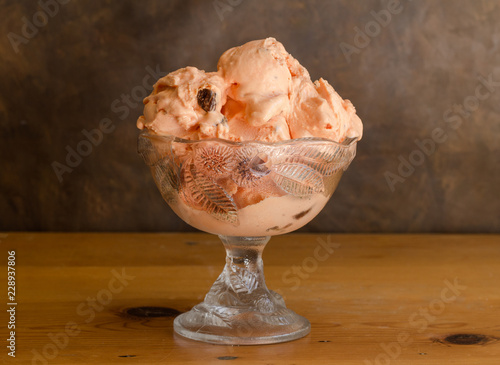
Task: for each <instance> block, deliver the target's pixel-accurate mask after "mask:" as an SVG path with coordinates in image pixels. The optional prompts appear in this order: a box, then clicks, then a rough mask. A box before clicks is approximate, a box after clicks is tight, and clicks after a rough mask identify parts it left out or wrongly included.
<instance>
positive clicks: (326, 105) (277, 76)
mask: <svg viewBox="0 0 500 365" xmlns="http://www.w3.org/2000/svg"><path fill="white" fill-rule="evenodd" d="M137 126H138V128H139V129H144V128H147V129H148V130H149V131H150V132H152V133H156V134H159V135H173V136H176V137H179V138H184V139H188V140H200V139H206V138H222V139H227V140H232V141H265V142H276V141H282V140H288V139H295V138H302V137H321V138H327V139H331V140H334V141H336V142H342V141H343V140H344V139H345V138H346V137H352V138H357V139H360V138H361V136H362V133H363V126H362V123H361V120H360V119H359V117H358V116H357V115H356V110H355V109H354V106H353V105H352V103H351V102H350V101H349V100H343V99H342V98H341V97H340V96H339V95H338V94H337V93H336V92H335V90H334V89H333V87H332V86H331V85H330V84H329V83H328V82H327V81H326V80H323V79H319V80H318V81H315V82H314V83H313V82H312V81H311V78H310V76H309V73H308V72H307V70H306V69H305V68H304V67H303V66H301V65H300V64H299V62H298V61H297V60H296V59H294V58H293V57H292V56H291V55H290V54H289V53H288V52H287V51H286V50H285V48H284V47H283V45H282V44H281V43H280V42H278V41H277V40H276V39H274V38H267V39H264V40H257V41H252V42H248V43H246V44H244V45H242V46H240V47H235V48H231V49H229V50H227V51H226V52H225V53H224V54H223V55H222V56H221V58H220V60H219V62H218V65H217V72H208V73H206V72H205V71H201V70H198V69H197V68H195V67H186V68H182V69H180V70H177V71H174V72H172V73H170V74H168V75H167V76H165V77H163V78H161V79H160V80H158V82H157V83H156V84H155V87H154V90H153V92H152V93H151V95H150V96H148V97H147V98H145V99H144V115H143V116H141V117H140V118H139V119H138V121H137Z"/></svg>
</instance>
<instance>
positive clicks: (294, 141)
mask: <svg viewBox="0 0 500 365" xmlns="http://www.w3.org/2000/svg"><path fill="white" fill-rule="evenodd" d="M140 137H146V138H150V139H159V140H165V142H167V141H170V142H175V143H183V144H197V143H205V142H217V143H224V144H227V145H230V146H235V147H241V146H252V145H256V146H268V147H277V146H286V145H294V144H300V143H303V142H323V143H325V142H326V143H331V144H332V145H336V146H337V147H339V148H342V149H349V148H351V147H352V146H354V145H356V144H357V142H358V141H359V140H360V138H359V137H354V138H349V137H347V138H346V139H345V140H344V141H342V142H336V141H334V140H333V139H328V138H321V137H303V138H294V139H286V140H283V141H277V142H265V141H242V142H237V141H231V140H229V139H223V138H206V139H197V140H190V139H184V138H179V137H175V136H172V135H161V134H155V133H151V132H150V131H148V130H146V131H142V132H141V133H140V134H139V138H140Z"/></svg>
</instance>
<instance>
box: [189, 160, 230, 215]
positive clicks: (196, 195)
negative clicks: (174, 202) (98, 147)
mask: <svg viewBox="0 0 500 365" xmlns="http://www.w3.org/2000/svg"><path fill="white" fill-rule="evenodd" d="M183 177H184V184H183V187H182V188H183V192H184V196H185V197H186V200H187V201H188V202H191V203H192V204H193V206H194V207H195V208H197V209H199V210H203V211H205V212H207V213H208V214H210V215H212V216H214V217H215V218H217V219H219V220H221V221H226V222H229V223H233V224H236V223H238V213H237V208H236V204H235V203H234V201H233V199H232V198H231V196H230V195H229V194H228V193H227V192H226V191H225V190H224V189H223V188H222V187H221V186H220V185H218V184H217V183H216V182H215V181H213V180H212V179H210V178H209V177H207V176H206V175H205V174H203V173H200V172H199V171H197V169H196V165H195V164H194V163H193V162H192V160H191V159H189V160H188V161H187V162H186V163H185V164H184V166H183Z"/></svg>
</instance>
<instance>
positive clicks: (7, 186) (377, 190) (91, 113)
mask: <svg viewBox="0 0 500 365" xmlns="http://www.w3.org/2000/svg"><path fill="white" fill-rule="evenodd" d="M215 3H219V4H220V3H222V4H226V5H227V4H238V3H239V5H237V6H234V7H232V6H231V7H229V9H230V10H226V12H224V13H223V16H222V17H219V16H218V13H217V10H216V8H215V7H214V4H215ZM389 3H392V1H389V0H382V1H379V0H335V1H325V0H307V1H305V0H273V1H267V0H252V1H248V0H245V1H234V0H231V1H230V0H217V2H216V1H205V0H167V1H164V0H144V1H134V0H122V1H111V0H104V1H100V2H89V1H70V2H68V3H67V4H66V5H61V6H60V9H59V10H58V11H57V14H56V15H54V16H53V17H50V19H49V21H48V23H47V25H45V26H43V27H41V28H40V29H39V31H38V33H37V34H36V35H35V36H33V37H32V38H31V39H29V42H28V43H27V44H20V45H19V52H18V53H16V52H15V51H14V49H13V47H12V45H11V44H10V42H9V39H8V38H7V36H6V35H8V34H9V33H15V34H17V35H21V31H22V27H23V24H24V23H23V17H26V18H27V19H28V20H32V19H33V16H34V14H36V12H37V11H39V10H40V7H39V5H38V2H37V1H28V0H19V1H11V0H10V1H9V0H0V9H1V12H2V14H3V18H2V19H3V20H2V22H0V34H2V35H3V36H2V37H0V53H1V54H2V61H1V62H0V78H1V80H2V82H1V84H0V91H1V92H0V140H1V143H0V164H1V167H2V173H1V174H0V189H1V191H2V194H1V195H0V230H9V231H16V230H18V231H140V232H144V231H164V232H165V231H170V232H172V231H192V230H193V229H192V228H191V227H189V226H188V225H187V224H185V223H184V222H182V221H181V220H180V219H178V218H177V217H176V216H175V214H174V213H173V212H172V211H171V210H169V209H168V207H167V206H166V204H165V203H164V202H163V201H162V199H161V196H160V194H159V192H158V191H157V188H156V186H155V184H154V182H153V179H152V178H151V176H150V175H149V169H148V168H147V166H145V165H144V163H143V162H142V161H141V159H140V157H139V156H138V155H137V153H136V141H137V135H138V130H137V129H136V127H135V122H136V119H137V117H138V116H139V115H141V113H142V108H143V106H142V103H141V98H142V97H141V92H142V91H141V85H143V82H144V78H145V77H147V75H148V72H147V71H146V67H151V68H153V69H156V67H157V66H158V68H159V70H160V71H163V72H171V71H174V70H176V69H178V68H181V67H185V66H187V65H190V66H195V67H198V68H200V69H204V70H206V71H212V70H215V69H216V64H217V60H218V58H219V56H220V55H221V54H222V53H223V52H224V51H225V50H226V49H228V48H230V47H234V46H237V45H240V44H243V43H245V42H247V41H250V40H253V39H261V38H264V37H267V36H273V37H276V38H277V39H278V40H280V41H281V42H283V44H284V45H285V47H286V49H287V50H288V51H289V52H291V54H292V55H293V56H294V57H296V58H297V59H298V60H299V61H300V62H301V63H302V64H303V65H304V66H305V67H306V68H307V69H308V70H309V71H310V73H311V77H312V78H313V79H314V80H316V79H318V78H320V77H323V78H325V79H326V80H328V81H329V82H331V84H332V85H333V86H334V87H335V89H336V90H337V91H338V92H339V94H340V95H341V96H342V97H343V98H347V99H350V100H351V101H352V102H353V104H354V105H355V107H356V108H357V112H358V114H359V115H360V117H361V119H362V120H363V122H364V126H365V136H364V138H363V140H362V142H361V143H360V144H359V148H358V154H357V157H356V159H355V160H354V162H353V164H352V165H351V167H350V168H349V170H348V171H347V172H346V174H345V175H344V176H343V178H342V181H341V182H340V185H339V187H338V189H337V192H336V193H335V195H334V197H333V199H332V201H331V202H330V203H329V204H328V205H327V206H326V208H325V209H324V211H323V212H322V213H321V214H320V215H319V216H318V218H317V219H315V220H314V221H313V222H311V224H309V225H307V226H306V227H304V228H303V229H302V231H303V232H304V231H310V232H358V233H359V232H415V233H418V232H450V233H453V232H455V233H458V232H462V233H467V232H468V233H472V232H483V233H487V232H496V233H500V221H499V220H498V215H499V212H500V200H499V199H498V198H496V197H498V196H499V195H500V191H499V189H500V139H499V138H498V135H499V133H500V124H499V120H500V118H499V115H500V91H499V90H498V86H496V87H494V88H493V89H492V92H491V93H490V94H489V95H488V97H487V98H486V99H485V100H482V101H481V102H480V103H479V105H477V106H475V105H473V106H474V108H473V109H474V111H473V112H472V113H469V114H467V117H463V118H461V120H462V123H461V124H460V126H459V128H456V129H455V128H453V127H451V125H453V126H455V125H456V123H452V124H450V123H447V122H446V120H445V118H444V113H445V112H446V111H447V110H449V109H450V108H451V107H453V106H454V105H457V106H458V105H461V104H463V103H464V101H465V100H466V98H467V97H469V96H471V97H473V96H474V95H475V91H476V88H477V87H478V85H479V81H478V77H479V76H480V75H482V76H484V77H486V78H487V77H488V76H489V75H490V74H491V75H492V76H493V78H494V80H496V81H497V82H498V80H500V69H499V68H498V65H499V64H500V52H499V47H500V46H499V45H500V27H499V25H498V24H499V23H498V19H499V18H500V2H498V1H497V0H442V1H435V0H419V1H409V0H401V2H400V3H401V7H402V8H401V9H402V10H401V11H400V12H399V13H398V14H394V15H393V16H391V19H390V21H389V23H388V24H387V25H386V26H385V27H380V29H379V31H377V28H376V25H375V28H373V29H372V31H374V32H375V33H376V35H375V36H373V37H372V38H371V39H369V44H367V45H364V44H360V43H358V45H360V47H358V51H359V52H358V53H355V54H352V55H351V57H350V59H348V58H347V57H345V56H344V54H343V51H342V49H341V47H340V45H341V44H342V43H346V44H350V45H351V46H355V45H356V44H355V36H356V28H359V29H362V30H364V29H365V27H366V26H367V25H369V24H372V23H373V22H374V17H373V14H372V12H375V13H378V12H381V11H384V10H386V9H387V7H388V4H389ZM152 81H153V80H152V79H146V84H147V83H149V84H151V82H152ZM134 90H135V91H134ZM132 92H135V94H134V95H136V96H135V97H134V98H135V99H134V98H132V99H130V101H129V102H128V104H127V103H126V102H125V101H124V100H123V97H124V95H125V96H126V95H132ZM148 92H149V90H148ZM482 92H483V94H484V92H485V90H482ZM472 101H473V100H472ZM116 102H117V104H115V103H116ZM476 107H477V108H476ZM455 117H456V115H455ZM103 118H109V119H110V120H111V121H112V123H113V125H114V126H115V129H114V131H113V132H112V133H109V134H105V135H104V137H103V140H102V142H101V143H100V144H99V145H98V146H97V147H95V148H94V149H93V151H92V153H91V154H89V155H88V156H86V157H84V158H83V159H82V161H81V163H80V164H78V165H77V166H76V167H74V168H72V170H73V171H72V172H71V173H66V174H64V175H62V177H63V181H62V182H59V181H58V179H57V176H56V174H55V173H54V171H53V169H52V167H51V164H52V163H53V162H54V161H57V162H60V163H64V164H66V162H65V159H66V157H67V154H68V150H67V148H72V149H76V148H77V146H78V144H79V143H80V142H81V141H82V140H85V138H86V137H85V136H84V134H83V133H82V130H84V129H85V130H87V131H90V130H93V129H95V128H98V127H99V122H100V121H101V120H102V119H103ZM438 127H439V128H442V129H443V130H444V131H445V132H446V136H447V139H446V141H445V142H443V143H441V144H439V145H438V146H437V147H436V148H435V149H436V151H435V152H433V153H430V155H429V156H425V159H424V160H423V161H421V164H420V165H418V166H415V170H414V171H413V172H412V173H410V176H407V177H404V178H403V180H404V182H400V183H396V184H395V191H394V192H392V191H391V190H390V188H389V186H388V184H387V182H386V179H385V177H384V174H385V173H386V172H392V173H394V174H396V175H397V174H398V166H399V164H400V159H399V158H400V156H401V157H402V158H404V159H405V160H408V159H409V156H410V154H411V153H412V152H413V151H415V150H418V147H417V145H416V144H415V140H419V141H423V140H426V139H429V138H431V135H432V132H433V131H434V130H435V128H438ZM419 163H420V162H419Z"/></svg>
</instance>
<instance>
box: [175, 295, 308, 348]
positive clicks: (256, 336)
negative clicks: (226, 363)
mask: <svg viewBox="0 0 500 365" xmlns="http://www.w3.org/2000/svg"><path fill="white" fill-rule="evenodd" d="M271 293H272V295H276V296H279V295H278V294H276V293H274V292H271ZM281 300H282V299H281ZM174 330H175V332H177V333H178V334H180V335H182V336H184V337H187V338H190V339H192V340H196V341H203V342H208V343H214V344H226V345H262V344H271V343H279V342H286V341H292V340H296V339H299V338H301V337H304V336H306V335H307V334H308V333H309V332H310V330H311V325H310V323H309V321H308V320H307V319H306V318H304V317H302V316H299V315H298V314H296V313H295V312H293V311H292V310H290V309H288V308H286V307H285V306H279V308H278V309H277V310H276V311H274V312H271V313H262V312H256V311H249V310H238V309H236V308H228V307H220V306H211V305H207V304H205V303H200V304H198V305H197V306H195V307H194V308H193V309H192V310H190V311H189V312H186V313H184V314H181V315H180V316H178V317H177V318H175V320H174Z"/></svg>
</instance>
